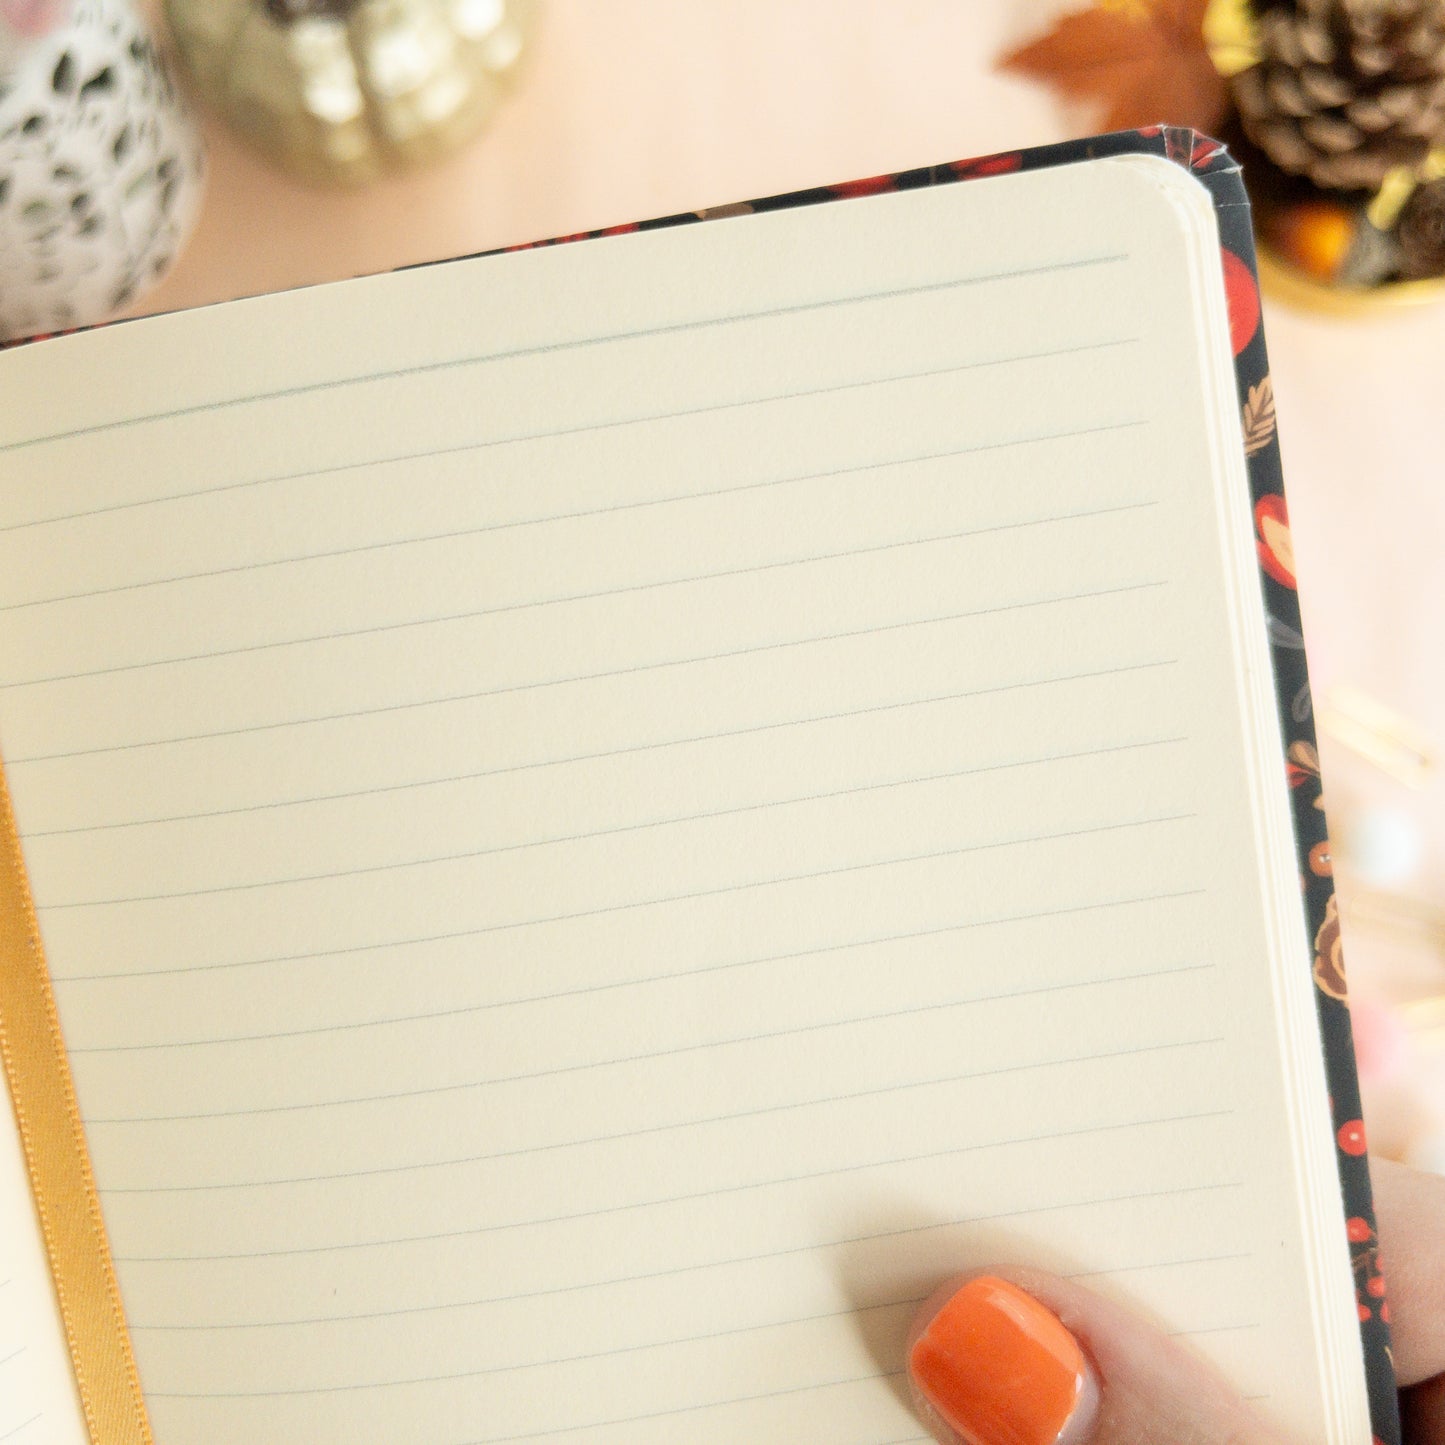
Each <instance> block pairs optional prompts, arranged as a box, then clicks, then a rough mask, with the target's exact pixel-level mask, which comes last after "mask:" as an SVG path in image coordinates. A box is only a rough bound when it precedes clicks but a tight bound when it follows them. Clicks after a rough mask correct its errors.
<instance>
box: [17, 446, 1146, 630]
mask: <svg viewBox="0 0 1445 1445" xmlns="http://www.w3.org/2000/svg"><path fill="white" fill-rule="evenodd" d="M1145 425H1147V422H1144V421H1126V422H1110V423H1106V424H1102V425H1095V426H1089V427H1082V428H1073V429H1071V430H1068V431H1061V432H1047V433H1040V434H1039V435H1037V436H1030V437H1028V438H1025V439H1024V440H1022V441H1005V442H990V443H983V444H981V445H972V446H965V447H948V448H945V449H943V450H935V451H927V452H911V453H907V454H905V455H902V456H896V457H884V458H881V459H880V460H878V461H871V462H862V463H859V464H857V465H854V466H847V467H830V468H827V469H825V470H823V471H812V472H797V473H792V474H790V475H788V476H784V477H765V478H763V479H761V480H760V481H753V482H739V483H737V484H736V485H734V486H728V487H710V488H708V489H707V490H705V491H700V492H674V493H671V494H669V495H667V496H661V497H642V498H638V499H636V500H634V501H629V502H612V503H609V504H608V505H607V506H602V507H584V508H580V509H578V510H574V511H570V512H545V513H542V514H540V515H538V516H535V517H517V518H513V519H511V520H509V521H505V522H485V523H481V524H479V525H477V526H474V527H457V528H453V529H452V530H450V531H445V532H425V533H421V534H419V535H416V536H406V537H399V538H391V539H387V540H383V541H380V542H362V543H357V544H356V545H354V546H349V547H335V548H331V549H328V550H325V551H320V552H297V553H293V554H291V555H289V556H286V557H271V558H263V559H261V560H258V561H254V562H242V563H238V564H236V565H234V566H228V567H212V568H207V569H205V570H202V571H197V572H175V573H172V574H170V575H169V576H166V577H147V578H144V579H142V580H141V581H138V582H125V583H119V584H117V585H115V586H112V587H95V588H91V589H90V590H88V591H84V592H64V593H59V594H57V595H55V596H52V597H31V598H24V599H22V600H21V601H18V602H6V603H0V613H3V612H19V611H23V610H26V609H30V608H37V607H49V606H51V605H53V604H56V603H61V602H81V601H88V600H90V599H92V598H96V597H112V596H116V595H117V594H120V593H125V592H138V591H141V590H143V589H145V588H149V587H167V586H171V585H173V584H176V583H183V582H200V581H208V580H210V579H212V578H215V577H231V576H236V575H239V574H243V573H250V572H258V571H262V570H265V569H269V568H281V567H289V566H293V565H300V564H303V563H307V562H328V561H335V560H337V559H338V558H342V557H357V556H363V555H365V554H367V553H370V552H387V553H389V554H394V553H397V552H400V551H404V550H405V549H406V548H409V547H418V546H424V545H426V544H428V543H432V542H455V541H461V540H464V539H466V538H468V537H481V536H488V535H490V534H492V533H495V532H512V531H520V530H522V529H524V528H527V527H540V526H546V525H549V524H551V523H554V522H575V521H582V520H586V519H590V518H593V517H604V516H614V515H616V514H618V513H621V512H636V511H642V510H645V509H647V508H653V507H671V506H677V505H680V504H685V503H688V502H705V501H711V500H714V499H716V498H720V497H734V496H738V495H741V494H744V493H748V492H760V491H767V490H770V489H772V488H774V487H777V488H785V487H791V486H799V485H803V484H806V483H808V482H821V481H828V480H830V479H832V478H836V477H850V476H862V475H865V474H866V473H868V472H877V471H885V470H887V469H888V468H889V467H909V466H916V465H922V464H924V463H927V462H939V461H952V460H955V459H957V458H959V457H967V456H975V455H978V454H980V453H984V452H990V451H999V450H1006V449H1007V448H1009V447H1014V446H1031V445H1042V444H1043V443H1045V442H1051V441H1071V440H1074V439H1075V438H1078V437H1085V436H1098V435H1100V434H1102V433H1107V432H1115V431H1132V430H1136V429H1138V428H1139V427H1141V426H1145ZM430 455H433V454H432V453H420V452H418V453H406V454H405V455H402V456H397V457H386V458H383V459H381V460H380V461H374V462H356V463H351V464H349V467H350V468H351V469H354V468H359V467H361V468H364V467H369V466H392V465H396V464H397V463H399V462H405V461H417V460H422V459H424V458H426V457H428V456H430ZM334 470H337V469H336V468H332V467H322V468H320V469H319V470H316V471H311V472H298V473H295V474H294V475H292V476H287V477H283V478H277V479H276V480H280V481H301V480H307V479H310V478H312V477H319V476H326V475H328V474H329V473H330V472H332V471H334ZM205 495H209V494H205Z"/></svg>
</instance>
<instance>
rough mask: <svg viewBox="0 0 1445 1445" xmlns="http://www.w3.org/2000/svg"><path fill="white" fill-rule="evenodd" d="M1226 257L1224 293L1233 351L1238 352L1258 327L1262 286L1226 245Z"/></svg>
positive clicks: (1222, 251) (1249, 340)
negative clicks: (1260, 289) (1227, 305)
mask: <svg viewBox="0 0 1445 1445" xmlns="http://www.w3.org/2000/svg"><path fill="white" fill-rule="evenodd" d="M1220 254H1221V255H1222V256H1223V258H1224V295H1225V299H1226V300H1227V301H1228V303H1229V339H1230V343H1231V344H1232V345H1233V347H1234V354H1235V355H1236V356H1238V355H1239V353H1240V352H1241V351H1243V350H1244V348H1245V347H1246V346H1248V345H1249V343H1250V342H1251V341H1253V340H1254V335H1255V332H1257V331H1258V330H1259V285H1258V283H1257V282H1256V281H1255V279H1254V272H1253V271H1252V270H1250V268H1249V267H1248V266H1246V265H1245V264H1244V262H1243V261H1241V260H1240V259H1239V257H1238V256H1236V255H1235V254H1234V252H1233V251H1231V250H1229V249H1228V248H1227V247H1226V248H1224V249H1222V250H1221V252H1220Z"/></svg>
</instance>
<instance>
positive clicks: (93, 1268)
mask: <svg viewBox="0 0 1445 1445" xmlns="http://www.w3.org/2000/svg"><path fill="white" fill-rule="evenodd" d="M0 1057H3V1060H4V1064H5V1072H6V1074H7V1076H8V1077H9V1080H10V1091H11V1094H12V1095H13V1097H14V1101H15V1116H16V1119H17V1121H18V1122H19V1125H20V1139H21V1142H22V1144H23V1145H24V1148H25V1161H26V1165H27V1167H28V1168H29V1170H30V1184H31V1188H32V1190H33V1191H34V1195H35V1202H36V1209H37V1212H38V1214H39V1216H40V1225H41V1231H42V1233H43V1235H44V1239H45V1249H46V1253H47V1254H48V1255H49V1257H50V1273H51V1277H52V1279H53V1280H54V1283H55V1295H56V1300H57V1302H58V1304H59V1307H60V1318H61V1321H62V1323H63V1324H64V1327H65V1337H66V1340H67V1342H68V1343H69V1346H70V1358H71V1363H72V1365H73V1367H74V1369H75V1379H76V1384H77V1385H78V1386H79V1390H80V1400H81V1405H82V1408H83V1409H84V1411H85V1421H86V1426H87V1428H88V1429H89V1431H90V1438H91V1441H92V1442H93V1445H154V1437H153V1436H152V1435H151V1428H150V1422H149V1420H148V1419H147V1418H146V1407H145V1398H144V1396H143V1395H142V1393H141V1386H140V1376H139V1374H138V1373H137V1372H136V1365H135V1355H134V1353H133V1352H132V1350H131V1342H130V1332H129V1331H128V1330H127V1328H126V1323H125V1314H124V1312H123V1310H122V1308H121V1301H120V1287H119V1285H118V1284H117V1283H116V1277H115V1266H114V1265H113V1263H112V1262H111V1257H110V1243H109V1241H108V1240H107V1238H106V1233H105V1222H104V1220H103V1219H102V1218H101V1213H100V1196H99V1195H98V1194H97V1193H96V1189H95V1176H94V1175H93V1174H92V1173H91V1167H90V1153H89V1151H88V1150H87V1148H86V1144H85V1131H84V1128H83V1126H82V1124H81V1122H80V1111H79V1109H78V1108H77V1107H76V1103H75V1087H74V1084H73V1082H72V1080H71V1077H70V1063H69V1061H68V1059H67V1058H66V1054H65V1043H64V1040H63V1039H62V1038H61V1033H60V1019H59V1016H58V1015H57V1013H56V1011H55V996H54V994H53V993H52V992H51V988H50V971H49V969H48V968H47V967H46V965H45V952H44V949H43V948H42V947H41V943H40V928H39V925H38V923H37V922H36V918H35V908H34V905H33V903H32V902H31V898H30V885H29V883H28V882H27V880H26V876H25V862H24V858H23V857H22V855H21V851H20V838H19V835H18V834H17V832H16V830H15V814H14V810H13V809H12V808H11V805H10V790H9V788H8V787H7V786H6V783H5V775H4V770H3V768H0Z"/></svg>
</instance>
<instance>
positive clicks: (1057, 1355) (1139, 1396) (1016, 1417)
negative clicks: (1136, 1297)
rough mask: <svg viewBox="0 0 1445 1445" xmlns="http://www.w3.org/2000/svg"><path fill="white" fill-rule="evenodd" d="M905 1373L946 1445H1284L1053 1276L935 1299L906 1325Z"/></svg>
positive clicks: (1179, 1352) (1162, 1339)
mask: <svg viewBox="0 0 1445 1445" xmlns="http://www.w3.org/2000/svg"><path fill="white" fill-rule="evenodd" d="M908 1370H909V1375H910V1377H911V1378H912V1381H913V1387H914V1393H915V1396H916V1397H917V1401H918V1405H919V1409H920V1412H921V1414H922V1415H923V1417H924V1419H925V1422H926V1423H927V1424H928V1425H929V1427H930V1429H931V1430H932V1431H933V1433H934V1434H935V1435H936V1436H937V1438H938V1439H939V1440H940V1441H943V1442H945V1445H958V1442H960V1441H962V1442H964V1445H1056V1442H1058V1445H1139V1442H1140V1441H1146V1440H1147V1441H1149V1442H1150V1445H1283V1439H1282V1437H1281V1436H1280V1435H1279V1434H1277V1433H1276V1432H1275V1431H1274V1430H1273V1429H1272V1428H1271V1427H1270V1426H1268V1425H1266V1424H1265V1423H1264V1421H1262V1420H1261V1419H1260V1418H1259V1416H1258V1415H1256V1414H1255V1412H1254V1411H1253V1410H1252V1409H1250V1407H1249V1406H1248V1405H1247V1404H1246V1403H1245V1402H1244V1400H1243V1399H1241V1398H1240V1396H1239V1394H1238V1393H1237V1392H1236V1391H1235V1390H1233V1389H1231V1388H1230V1386H1229V1385H1227V1384H1226V1383H1225V1382H1224V1381H1223V1380H1222V1379H1221V1378H1220V1377H1219V1376H1218V1375H1217V1374H1216V1373H1215V1371H1214V1370H1213V1369H1211V1368H1210V1367H1209V1366H1207V1365H1206V1364H1204V1362H1203V1361H1201V1360H1199V1359H1198V1358H1196V1357H1195V1356H1194V1355H1192V1354H1190V1353H1189V1351H1188V1350H1186V1349H1185V1348H1184V1347H1183V1346H1181V1345H1180V1344H1179V1343H1178V1342H1176V1341H1175V1340H1173V1339H1171V1338H1169V1336H1167V1335H1165V1334H1163V1333H1161V1332H1160V1331H1159V1330H1157V1329H1155V1328H1153V1327H1152V1326H1150V1325H1149V1324H1147V1323H1145V1322H1144V1321H1143V1320H1141V1319H1139V1318H1138V1317H1137V1316H1136V1315H1133V1314H1131V1313H1130V1312H1129V1311H1128V1310H1126V1309H1123V1308H1121V1307H1120V1306H1119V1305H1116V1304H1114V1303H1112V1302H1111V1301H1109V1300H1106V1299H1104V1298H1102V1297H1101V1296H1099V1295H1096V1294H1093V1293H1092V1292H1091V1291H1089V1290H1086V1289H1083V1288H1081V1287H1080V1286H1078V1285H1075V1284H1071V1283H1070V1282H1069V1281H1067V1280H1062V1279H1058V1278H1056V1277H1055V1276H1053V1275H1046V1274H1036V1273H1033V1272H1031V1271H1024V1270H1005V1271H1000V1272H999V1274H996V1275H993V1274H989V1275H978V1276H975V1277H973V1278H971V1279H968V1280H964V1281H957V1280H956V1281H954V1282H953V1283H952V1284H951V1285H949V1286H947V1287H946V1288H944V1289H943V1290H940V1291H939V1292H938V1293H937V1294H935V1295H934V1296H933V1297H932V1298H931V1299H930V1300H929V1301H928V1302H927V1303H926V1304H925V1305H924V1306H923V1309H922V1310H921V1311H920V1312H919V1315H918V1319H917V1320H916V1322H915V1323H914V1326H913V1330H912V1333H911V1334H910V1336H909V1341H908Z"/></svg>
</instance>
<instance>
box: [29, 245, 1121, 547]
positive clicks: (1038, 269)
mask: <svg viewBox="0 0 1445 1445" xmlns="http://www.w3.org/2000/svg"><path fill="white" fill-rule="evenodd" d="M1128 259H1129V256H1128V254H1127V253H1124V252H1115V253H1112V254H1108V255H1100V256H1089V257H1083V258H1079V259H1073V260H1068V261H1054V262H1050V263H1048V264H1047V265H1043V266H1028V267H1021V268H1019V269H1017V270H1012V271H994V272H990V273H988V274H986V275H981V276H962V277H951V278H950V279H949V280H946V281H930V282H924V283H922V284H920V285H917V286H903V287H895V288H891V289H888V290H883V291H871V292H864V293H862V294H857V293H855V294H851V295H847V296H836V297H829V298H826V299H825V300H821V301H802V302H797V303H795V304H793V305H790V306H773V307H767V308H764V309H761V310H757V311H744V312H733V313H730V314H726V315H720V316H710V317H699V318H696V319H694V320H691V321H679V322H675V323H672V324H669V325H663V326H649V327H639V328H636V329H632V330H624V331H613V332H604V333H602V334H600V335H597V336H584V337H578V338H576V339H575V340H570V341H556V342H544V343H541V344H538V345H534V346H526V347H517V348H515V349H512V350H509V351H497V352H478V353H476V354H474V355H472V356H466V357H452V358H448V359H447V360H444V361H433V362H422V363H419V364H416V365H411V366H404V367H390V368H384V369H382V370H379V371H374V372H364V373H360V374H358V375H354V376H348V377H337V378H333V379H331V380H328V381H318V382H309V383H306V384H305V385H301V386H294V387H280V388H277V389H274V390H272V391H256V392H248V393H247V394H246V395H244V396H238V397H229V398H226V399H225V400H222V401H211V402H199V403H197V404H196V405H194V406H186V407H176V408H171V409H167V410H165V411H153V412H146V413H142V414H140V415H137V416H132V417H122V418H119V419H117V420H115V421H109V422H98V423H95V424H94V425H91V426H83V427H71V428H67V429H66V430H63V431H57V432H49V433H45V434H43V435H40V436H34V437H27V438H25V439H24V440H23V441H15V442H4V443H0V452H9V451H18V450H23V449H24V448H26V447H33V446H40V445H43V444H44V443H46V442H54V441H63V440H66V439H67V438H70V437H78V436H93V435H95V434H97V433H100V432H108V431H119V430H122V429H124V428H126V427H133V426H140V425H143V424H145V423H147V422H153V421H165V420H170V419H173V418H175V417H180V416H194V415H198V414H202V413H207V412H217V411H224V410H228V409H230V408H232V407H239V406H247V405H251V404H255V403H263V402H270V401H280V400H283V399H285V398H287V397H293V396H304V395H313V394H315V393H318V392H323V391H337V390H342V389H344V388H346V387H351V386H359V385H364V384H365V383H367V382H375V381H386V380H389V379H394V378H398V377H404V376H424V375H427V374H434V373H436V372H441V371H455V370H459V369H461V368H464V367H468V366H478V365H485V364H487V363H489V362H494V361H511V360H516V359H517V358H520V357H523V356H541V355H547V354H555V353H557V352H559V351H577V350H581V349H583V348H585V347H590V346H599V345H606V344H607V343H609V342H616V341H636V340H640V339H642V338H644V337H648V336H666V335H675V334H679V333H683V332H688V331H698V330H703V329H706V328H708V327H713V326H730V325H735V324H737V323H739V322H747V321H759V320H764V319H766V318H768V317H772V316H798V315H803V314H805V313H807V312H812V311H826V310H830V309H833V308H835V307H842V306H851V305H859V304H862V303H865V302H869V301H889V300H896V299H899V298H901V297H904V296H918V295H927V294H930V293H937V292H940V291H952V290H959V289H962V288H964V287H968V286H979V285H987V284H989V283H990V282H995V281H1013V280H1019V279H1022V278H1024V277H1029V276H1043V275H1050V274H1055V273H1057V272H1060V271H1077V270H1084V269H1087V268H1090V267H1094V266H1107V265H1112V264H1115V263H1117V262H1120V261H1127V260H1128ZM181 495H194V494H188V493H183V494H181ZM167 500H172V499H171V498H149V499H147V500H146V501H140V502H129V503H122V504H120V505H118V506H114V507H100V508H94V509H92V510H90V511H88V512H72V513H67V514H65V515H64V516H55V517H44V518H38V519H36V520H35V521H33V522H19V523H12V524H11V525H10V526H7V527H0V532H10V531H20V530H23V529H24V528H27V527H34V526H43V525H45V524H46V523H48V522H58V521H71V520H73V519H75V518H77V517H86V516H95V515H97V514H98V513H100V512H110V511H122V510H128V509H129V508H131V507H135V506H145V505H148V504H149V503H151V502H155V501H167Z"/></svg>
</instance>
